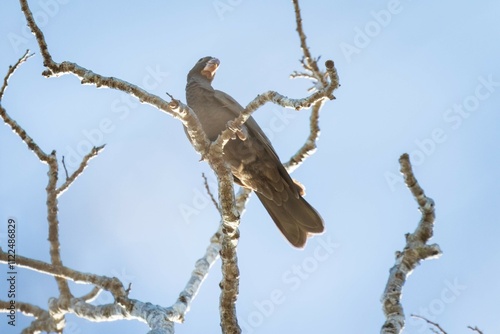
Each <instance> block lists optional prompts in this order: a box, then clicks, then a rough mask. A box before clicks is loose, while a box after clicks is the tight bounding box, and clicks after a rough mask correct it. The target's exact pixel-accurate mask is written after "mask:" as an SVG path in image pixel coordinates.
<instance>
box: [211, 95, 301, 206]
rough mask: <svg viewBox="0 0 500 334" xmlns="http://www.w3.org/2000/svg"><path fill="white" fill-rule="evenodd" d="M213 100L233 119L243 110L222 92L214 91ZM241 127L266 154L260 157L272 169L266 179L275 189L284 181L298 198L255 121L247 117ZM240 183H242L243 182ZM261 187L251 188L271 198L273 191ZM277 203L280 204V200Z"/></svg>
mask: <svg viewBox="0 0 500 334" xmlns="http://www.w3.org/2000/svg"><path fill="white" fill-rule="evenodd" d="M214 98H215V99H216V101H217V102H218V104H219V105H220V106H221V107H222V108H223V109H224V110H225V111H226V113H231V114H232V116H234V118H236V117H238V116H239V115H240V114H241V113H242V112H243V110H244V108H243V107H242V106H241V105H240V104H239V103H238V102H237V101H236V100H235V99H233V98H232V97H231V96H230V95H228V94H226V93H224V92H221V91H219V90H215V92H214ZM234 118H233V119H234ZM243 126H244V127H246V129H247V131H248V132H249V134H250V137H252V138H253V139H254V140H256V141H257V142H258V143H259V146H260V147H261V148H262V149H263V150H264V151H265V153H266V154H265V156H263V155H261V156H260V162H261V163H263V164H265V165H267V166H269V167H271V168H272V170H268V173H265V174H266V175H267V176H268V178H269V179H270V180H271V181H272V183H274V185H275V186H277V187H281V186H280V185H281V184H283V181H284V183H285V184H287V185H288V187H289V188H290V190H291V192H292V194H293V196H294V197H296V198H298V197H299V193H300V189H298V187H297V185H296V184H295V182H294V181H293V180H292V178H291V177H290V175H289V174H288V172H287V171H286V169H285V167H283V164H282V163H281V161H280V159H279V157H278V154H277V153H276V151H275V150H274V148H273V146H272V145H271V141H270V140H269V138H267V136H266V135H265V133H264V131H262V129H261V128H260V126H259V125H258V124H257V122H256V121H255V119H254V118H253V117H249V118H248V119H247V121H246V122H245V124H244V125H243ZM273 167H274V168H273ZM276 176H278V177H279V178H280V180H277V179H276ZM242 181H243V180H242ZM242 183H244V181H243V182H242ZM243 185H244V184H243ZM261 186H262V187H263V188H261V189H259V188H260V187H259V188H257V189H256V188H255V187H252V188H253V190H256V191H259V190H260V191H261V192H262V193H263V194H264V195H267V196H271V193H273V191H272V190H270V189H265V188H267V186H266V185H265V184H261ZM276 190H278V189H276ZM280 192H281V193H282V194H283V195H285V194H286V192H285V193H283V192H282V191H281V189H280ZM276 200H278V199H276ZM278 201H279V202H281V200H278Z"/></svg>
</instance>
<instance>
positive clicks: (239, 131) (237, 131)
mask: <svg viewBox="0 0 500 334" xmlns="http://www.w3.org/2000/svg"><path fill="white" fill-rule="evenodd" d="M227 127H228V128H229V130H231V131H232V132H233V133H234V134H233V136H231V139H232V140H235V139H236V137H238V138H239V139H240V140H242V141H245V140H247V138H248V130H247V128H246V126H244V125H243V126H235V125H234V121H229V122H227Z"/></svg>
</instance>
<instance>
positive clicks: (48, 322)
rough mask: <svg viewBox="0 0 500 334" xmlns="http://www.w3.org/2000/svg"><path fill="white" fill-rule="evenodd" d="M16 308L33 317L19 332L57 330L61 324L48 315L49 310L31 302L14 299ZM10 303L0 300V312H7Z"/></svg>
mask: <svg viewBox="0 0 500 334" xmlns="http://www.w3.org/2000/svg"><path fill="white" fill-rule="evenodd" d="M15 305H16V310H17V311H19V312H22V313H23V314H24V315H27V316H32V317H34V318H35V320H33V321H32V322H31V324H30V326H28V327H27V328H25V329H24V330H23V331H22V332H21V333H35V332H42V331H44V332H57V331H58V329H60V327H61V324H58V323H57V322H55V321H54V319H53V318H52V317H51V316H50V314H49V312H48V311H46V310H44V309H42V308H40V307H38V306H35V305H32V304H29V303H25V302H22V301H19V300H16V304H15ZM9 307H10V303H8V302H6V301H3V300H0V312H7V311H8V310H9Z"/></svg>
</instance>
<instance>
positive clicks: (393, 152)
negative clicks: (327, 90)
mask: <svg viewBox="0 0 500 334" xmlns="http://www.w3.org/2000/svg"><path fill="white" fill-rule="evenodd" d="M63 2H64V3H63ZM220 3H223V4H226V5H227V6H229V8H228V10H227V11H225V12H223V13H221V12H217V10H216V8H215V5H217V4H220ZM55 4H56V5H55ZM30 5H31V7H32V11H33V12H34V13H35V14H36V16H37V17H38V19H39V20H40V23H41V24H43V32H44V34H45V36H46V40H47V43H48V45H49V48H50V50H51V52H52V55H53V57H54V60H56V61H63V60H68V61H72V62H76V63H78V64H80V65H81V66H84V67H86V68H88V69H91V70H92V71H94V72H96V73H100V74H102V75H106V76H114V77H118V78H121V79H124V80H127V81H129V82H131V83H134V84H137V85H139V86H141V87H143V88H147V89H148V90H149V91H150V92H152V93H155V94H157V95H159V96H165V92H167V91H168V92H169V93H171V94H173V95H174V96H175V97H177V98H179V99H182V100H185V96H184V86H185V80H186V79H185V78H186V74H187V72H188V71H189V69H190V68H191V67H192V66H193V64H194V63H195V62H196V61H197V60H198V59H199V58H201V57H203V56H206V55H212V56H216V57H218V58H219V59H220V60H221V66H220V68H219V71H218V73H217V76H216V79H215V81H214V86H215V87H216V88H218V89H221V90H223V91H225V92H227V93H229V94H230V95H232V96H233V97H234V98H235V99H237V100H238V101H239V102H240V103H241V104H243V105H246V104H247V103H248V102H250V101H251V100H252V99H253V98H254V97H255V96H256V95H257V94H259V93H262V92H265V91H267V90H270V89H272V90H277V91H279V92H280V93H282V94H285V95H287V96H290V97H295V98H298V97H303V96H305V95H306V94H307V93H306V89H307V88H308V87H309V86H310V83H309V82H307V81H305V80H302V79H301V80H289V74H290V73H291V72H293V71H294V70H300V67H299V62H298V60H299V59H300V58H301V55H302V53H301V50H300V48H299V39H298V36H297V34H296V32H295V19H294V12H293V6H292V3H291V2H290V1H263V0H256V1H236V0H235V1H229V0H221V1H212V0H210V1H194V0H192V1H143V2H127V3H126V4H125V3H124V2H123V1H116V0H114V1H104V2H103V1H96V0H94V1H76V0H65V1H62V0H59V1H56V0H42V1H30ZM388 9H390V10H391V11H392V13H391V12H388V11H387V10H388ZM382 10H383V11H385V12H382V13H381V12H380V11H382ZM376 13H379V14H376ZM383 13H390V17H389V16H387V15H385V16H384V15H383ZM302 14H303V20H304V29H305V32H306V34H307V37H308V39H307V41H308V43H309V46H310V48H311V52H312V53H313V55H316V56H317V55H321V56H322V57H321V65H322V66H323V64H324V60H327V59H333V60H334V61H335V64H336V67H337V69H338V72H339V76H340V82H341V85H342V86H341V87H340V89H338V90H337V91H336V92H335V95H336V97H337V99H336V100H335V101H332V102H329V103H327V104H326V106H325V107H324V109H323V111H322V114H321V120H320V126H321V130H322V132H321V137H320V140H319V142H318V151H317V152H316V154H314V155H313V156H312V157H310V158H309V159H308V160H307V162H306V163H304V164H303V165H302V166H301V168H300V169H299V170H297V171H296V172H295V173H294V174H293V177H294V178H297V179H298V180H300V181H301V182H302V183H303V184H304V185H305V186H306V187H307V193H308V194H307V197H306V198H307V200H308V201H309V202H310V203H311V204H312V205H313V206H314V207H315V208H316V209H317V210H318V211H319V212H320V213H321V214H322V216H323V218H324V220H325V222H326V228H327V232H326V233H325V234H324V235H322V236H318V237H315V238H313V239H311V240H310V241H309V243H308V245H307V247H306V248H305V250H303V251H298V250H295V249H293V248H292V247H291V246H289V245H288V243H287V242H286V240H285V239H284V238H283V237H282V236H281V235H280V233H279V231H278V229H277V228H276V227H275V225H274V224H273V222H272V220H271V219H270V218H269V216H268V215H267V213H266V211H265V210H264V208H263V207H262V206H261V204H260V203H259V202H258V200H257V199H256V198H255V196H252V199H251V201H250V203H249V205H248V210H247V212H246V213H245V215H244V216H243V218H242V221H241V239H240V244H239V247H238V256H239V265H240V270H241V282H240V295H239V299H238V302H237V310H238V317H239V321H240V323H241V325H242V327H243V328H244V332H245V333H259V334H260V333H278V332H279V333H306V332H308V333H332V332H335V333H377V332H379V331H380V327H381V325H382V324H383V322H384V317H383V314H382V311H381V305H380V296H381V295H382V292H383V290H384V287H385V284H386V281H387V278H388V274H389V269H390V268H391V267H392V266H393V264H394V252H395V251H396V250H401V249H402V248H403V247H404V234H405V233H407V232H412V231H413V230H414V228H415V227H416V225H417V223H418V221H419V219H420V217H421V215H420V213H419V212H418V211H417V204H416V203H415V202H414V199H413V198H412V196H411V194H410V192H409V191H408V190H407V189H406V187H405V186H404V185H403V184H402V183H401V182H400V181H399V179H398V178H396V179H394V180H395V181H393V182H390V181H388V179H387V177H388V176H389V179H391V177H394V176H395V175H399V173H398V168H399V165H398V158H399V156H400V154H402V153H404V152H409V153H411V157H412V158H413V161H414V162H415V166H414V170H415V173H416V176H417V178H418V180H419V182H420V184H421V185H422V187H423V188H424V189H425V191H426V193H427V195H428V196H430V197H432V198H433V199H434V200H435V202H436V214H437V219H436V226H435V235H434V238H433V239H432V240H431V242H433V243H434V242H435V243H438V244H439V245H440V246H441V248H442V250H443V252H444V254H443V256H442V257H441V258H440V259H438V260H429V261H426V262H423V263H422V264H421V265H420V266H419V267H418V268H417V269H416V270H415V271H414V273H413V274H412V275H411V276H410V277H409V280H408V282H407V284H406V285H405V287H404V290H403V291H404V294H403V300H402V301H403V305H404V309H405V312H406V315H407V316H409V315H410V314H411V313H416V314H421V315H426V316H428V317H429V319H430V320H433V321H437V322H439V323H440V324H441V326H442V327H444V328H445V329H446V330H447V331H448V333H470V330H468V329H467V326H468V325H472V326H476V325H477V326H478V327H479V328H480V329H481V330H483V331H484V333H498V332H500V320H499V317H498V312H499V308H498V300H499V298H500V285H499V283H498V282H499V281H498V277H499V275H500V269H499V265H498V264H499V263H498V261H499V258H500V242H499V235H500V224H499V220H500V214H499V201H500V191H499V182H498V180H499V179H500V168H499V163H500V153H499V149H498V145H499V142H500V131H499V128H500V115H499V111H500V109H499V105H500V67H499V59H500V43H499V41H500V24H499V23H498V16H499V14H500V3H499V2H498V1H494V0H490V1H475V2H472V1H459V2H457V1H450V0H445V1H408V0H402V1H400V2H394V1H378V0H377V1H356V2H353V1H347V0H337V1H326V0H325V1H302ZM376 17H378V20H379V22H377V20H376ZM26 30H27V28H26V27H25V19H24V16H23V15H22V13H21V11H20V5H19V3H17V2H16V1H3V2H2V4H1V5H0V74H1V77H3V76H4V74H5V73H6V72H7V69H8V66H9V65H10V64H13V63H15V61H16V60H17V59H18V58H19V57H20V56H21V55H22V54H23V53H24V51H25V50H26V49H27V48H30V49H31V50H32V51H34V52H35V53H36V56H35V57H33V58H32V59H30V60H29V61H28V63H26V64H24V65H23V66H22V67H21V69H20V70H19V71H18V72H16V74H15V76H14V77H13V78H12V80H11V82H10V86H9V88H8V90H7V92H6V94H5V97H4V100H3V101H2V105H3V106H4V107H5V108H6V109H7V111H8V112H9V114H10V115H11V116H12V117H13V118H14V119H15V120H16V121H17V122H18V123H19V124H21V125H22V126H23V127H24V129H25V130H26V131H27V132H28V133H29V134H30V135H31V136H32V137H33V138H34V139H35V140H36V141H37V142H38V144H39V145H40V146H41V147H42V148H43V149H44V150H45V152H50V151H51V150H53V149H55V150H57V153H58V157H59V161H61V158H62V156H63V155H65V156H66V159H67V160H68V167H69V169H70V172H72V171H73V170H74V169H75V166H76V164H75V161H76V160H75V159H77V158H78V154H81V152H85V153H86V152H87V150H88V149H89V146H90V140H92V141H94V144H96V145H102V144H104V143H106V144H107V146H106V149H105V150H104V151H103V152H102V153H101V154H100V155H99V156H98V157H97V158H95V159H94V160H92V161H91V163H90V165H89V167H88V169H87V170H86V171H85V172H84V174H83V175H82V176H81V177H80V178H79V179H78V180H77V181H76V182H75V183H74V184H73V186H72V187H71V188H70V189H69V190H68V191H67V192H66V193H65V194H64V195H63V196H62V197H61V198H60V200H59V210H60V211H59V218H60V222H61V225H60V241H61V245H62V259H63V262H64V264H65V265H66V266H68V267H71V268H74V269H77V270H81V271H84V272H92V273H95V274H100V275H107V276H117V277H119V278H121V279H122V281H123V282H124V283H125V284H128V283H129V282H131V283H132V292H131V294H130V297H131V298H135V299H140V300H142V301H149V302H151V303H154V304H159V305H162V306H170V305H171V304H172V303H173V302H174V301H175V300H176V298H177V296H178V294H179V292H180V291H181V290H182V289H183V287H184V285H185V284H186V282H187V280H188V278H189V276H190V274H191V271H192V269H193V266H194V263H195V261H196V260H197V259H198V258H199V257H200V256H202V254H203V253H204V251H205V248H206V246H207V245H208V240H209V238H210V237H211V235H212V234H213V233H214V232H215V230H216V229H217V224H218V222H219V218H218V215H217V212H216V210H215V209H214V207H213V206H212V204H211V203H210V202H209V201H208V200H207V199H206V197H205V191H204V187H203V180H202V177H201V173H202V172H205V173H209V174H210V172H209V168H208V166H207V165H206V163H199V162H198V160H199V155H198V154H197V153H196V152H195V151H194V149H193V148H192V147H191V145H190V144H189V142H188V140H187V139H186V137H185V135H184V133H183V130H182V126H181V124H180V122H178V121H177V120H174V119H173V118H171V117H170V116H167V115H165V114H162V113H161V112H159V111H158V110H156V109H154V108H152V107H150V106H147V105H141V104H139V103H138V102H137V101H136V100H133V99H129V98H128V97H127V96H126V95H125V94H123V93H121V92H118V91H113V90H109V89H99V90H98V89H96V88H95V87H94V86H82V85H81V84H80V83H79V81H78V79H76V78H75V77H74V76H72V75H66V76H63V77H60V78H51V79H45V78H43V77H42V76H41V75H40V74H41V72H42V71H43V67H42V59H41V57H40V54H39V50H38V47H37V45H36V43H35V40H34V38H33V37H32V35H30V34H29V33H27V32H26ZM363 31H366V32H365V33H368V35H367V37H365V38H364V39H363V36H361V33H360V32H363ZM365 33H363V34H365ZM348 45H350V47H351V49H352V48H354V47H355V48H357V49H356V52H355V53H348V52H347V51H346V50H347V49H348V48H349V46H348ZM152 73H154V75H153V74H152ZM485 82H486V84H485ZM487 82H489V84H488V83H487ZM460 108H461V109H462V114H460V113H459V112H458V110H459V109H460ZM254 115H255V118H256V119H257V121H258V122H259V123H260V124H261V126H262V127H263V128H266V129H267V132H268V136H269V137H270V138H271V139H272V142H273V144H274V147H275V148H276V150H277V152H278V153H279V155H280V157H281V159H282V160H287V159H288V158H289V157H290V156H291V155H292V154H293V153H294V152H295V151H296V150H297V149H298V147H299V146H300V145H302V143H303V141H304V139H305V138H306V135H307V131H308V117H309V113H308V112H307V111H302V112H300V113H296V112H293V111H290V110H286V111H283V110H282V109H281V108H279V107H277V106H273V105H268V106H266V107H265V108H262V109H260V110H258V111H257V112H256V113H255V114H254ZM284 116H286V117H284ZM103 122H104V124H106V123H107V124H108V127H105V128H100V126H101V127H102V124H103ZM103 131H106V132H103ZM89 138H90V139H89ZM0 143H1V144H0V184H1V192H0V203H1V204H0V213H1V217H0V233H3V234H0V243H1V245H2V247H4V245H5V234H4V233H5V228H6V225H7V218H8V217H15V218H16V219H17V222H18V226H19V227H18V240H17V249H18V253H19V254H22V255H24V256H29V257H34V258H36V259H39V260H43V261H48V260H49V252H48V249H49V244H48V242H47V233H48V232H47V223H46V207H45V186H46V183H47V177H46V172H47V166H46V165H43V164H41V163H40V162H38V160H37V159H36V157H35V156H34V154H33V153H32V152H30V151H28V149H27V147H26V145H25V144H24V143H22V142H21V140H20V139H19V138H18V137H17V136H15V135H14V134H13V133H12V131H10V129H9V128H8V127H6V126H2V127H0ZM79 152H80V153H79ZM61 170H62V168H61ZM210 175H212V174H210ZM62 176H63V174H61V175H60V177H61V178H62ZM210 178H211V179H212V182H211V183H212V184H213V176H210ZM60 182H62V179H61V181H60ZM212 189H213V191H214V192H215V191H216V189H215V188H212ZM183 208H184V209H186V208H190V209H192V210H193V211H192V214H191V215H189V216H186V215H182V213H181V210H182V209H183ZM325 245H327V246H325ZM325 247H327V248H325ZM328 251H330V252H328ZM294 268H301V269H300V271H301V272H302V274H298V273H297V270H296V269H295V271H294ZM6 275H7V274H6V267H5V266H1V267H0V282H2V283H0V298H2V299H6V286H5V278H6ZM220 278H221V274H220V261H218V262H217V263H216V264H215V265H214V267H213V268H212V270H211V272H210V275H209V277H208V278H207V280H206V281H205V282H204V284H203V286H202V288H201V290H200V293H199V295H198V296H197V298H196V300H195V301H194V302H193V304H192V308H191V311H190V312H189V313H188V314H187V316H186V321H185V324H182V325H177V326H176V332H177V333H217V332H220V327H219V315H218V298H219V291H220V290H219V287H218V284H219V281H220ZM72 287H73V291H74V294H75V295H82V294H84V293H86V292H88V291H89V290H90V289H91V287H90V286H83V285H75V284H72ZM17 289H18V292H19V295H18V296H19V298H18V300H20V301H27V302H28V301H29V302H33V303H35V304H37V305H39V306H41V307H46V304H47V300H48V298H49V297H51V296H54V295H55V294H56V293H57V290H56V285H55V281H54V279H52V278H50V277H48V276H45V275H41V274H36V273H31V272H29V271H27V270H19V275H18V287H17ZM276 296H279V298H277V297H276ZM273 298H274V301H273V302H270V300H271V299H273ZM98 302H101V303H106V302H111V298H110V297H109V295H107V294H104V295H102V296H101V297H99V299H98ZM17 320H18V327H16V328H15V330H13V329H12V328H11V327H10V326H7V324H6V322H7V319H6V317H5V314H2V315H0V332H1V333H17V332H20V331H21V329H22V328H24V327H25V326H27V324H28V323H29V321H31V318H26V317H24V316H22V315H18V319H17ZM407 320H408V321H407V325H406V328H405V333H429V332H430V331H429V330H428V329H427V326H425V325H424V324H423V323H422V322H421V321H416V320H412V319H409V317H408V318H407ZM67 323H68V327H67V331H66V332H67V333H146V332H147V331H148V328H147V326H146V325H145V324H144V323H141V322H138V321H118V322H111V323H91V322H88V321H86V320H80V319H77V318H76V317H74V316H71V315H69V316H67Z"/></svg>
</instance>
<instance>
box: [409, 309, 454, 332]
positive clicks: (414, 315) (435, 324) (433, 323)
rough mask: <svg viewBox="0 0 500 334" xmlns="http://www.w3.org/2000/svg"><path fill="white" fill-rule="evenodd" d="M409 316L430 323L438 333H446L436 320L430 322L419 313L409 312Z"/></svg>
mask: <svg viewBox="0 0 500 334" xmlns="http://www.w3.org/2000/svg"><path fill="white" fill-rule="evenodd" d="M410 316H412V317H413V318H417V319H422V320H424V321H425V322H427V323H428V324H431V325H432V326H434V327H436V328H437V330H435V332H436V333H439V334H446V332H445V330H444V329H443V328H442V327H441V326H440V325H439V324H438V323H436V322H432V321H430V320H429V319H427V318H424V317H422V316H420V315H416V314H410ZM431 330H434V329H433V328H431Z"/></svg>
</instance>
